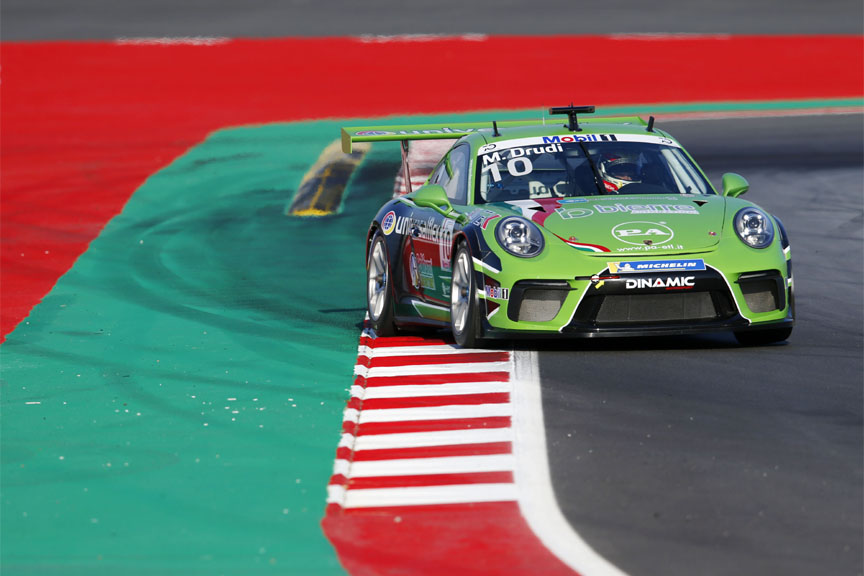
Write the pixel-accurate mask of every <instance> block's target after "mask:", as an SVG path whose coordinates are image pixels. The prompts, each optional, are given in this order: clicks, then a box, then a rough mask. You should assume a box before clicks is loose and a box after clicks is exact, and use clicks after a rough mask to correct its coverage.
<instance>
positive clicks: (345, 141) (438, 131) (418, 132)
mask: <svg viewBox="0 0 864 576" xmlns="http://www.w3.org/2000/svg"><path fill="white" fill-rule="evenodd" d="M537 124H538V122H537V121H536V120H511V121H506V122H498V126H499V127H500V128H507V127H510V128H514V127H517V126H536V125H537ZM484 128H488V129H489V130H492V122H453V123H450V124H411V125H406V126H349V127H347V128H342V152H344V153H346V154H350V153H351V145H352V144H353V143H354V142H392V141H403V142H404V141H407V140H447V139H449V140H456V139H458V138H461V137H462V136H465V135H466V134H471V133H472V132H477V131H478V130H482V129H484Z"/></svg>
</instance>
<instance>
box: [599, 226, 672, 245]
mask: <svg viewBox="0 0 864 576" xmlns="http://www.w3.org/2000/svg"><path fill="white" fill-rule="evenodd" d="M612 236H614V237H615V238H616V239H617V240H620V241H621V242H624V243H625V244H632V245H634V246H640V245H642V244H645V241H646V240H650V241H651V242H650V243H651V244H652V245H655V246H656V245H658V244H665V243H666V242H669V241H670V240H672V238H674V237H675V233H674V232H673V231H672V229H671V228H669V227H668V226H666V225H665V224H659V223H657V222H624V223H623V224H618V225H617V226H615V227H614V228H612Z"/></svg>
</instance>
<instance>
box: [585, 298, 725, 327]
mask: <svg viewBox="0 0 864 576" xmlns="http://www.w3.org/2000/svg"><path fill="white" fill-rule="evenodd" d="M713 318H717V311H716V310H715V308H714V302H713V301H712V300H711V294H710V293H709V292H688V293H684V294H639V295H621V296H619V295H615V296H606V297H605V298H604V299H603V304H601V306H600V310H599V312H598V313H597V318H596V321H597V323H600V324H604V323H605V324H613V323H628V322H664V321H670V320H710V319H713Z"/></svg>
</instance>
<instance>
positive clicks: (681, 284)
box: [624, 276, 696, 290]
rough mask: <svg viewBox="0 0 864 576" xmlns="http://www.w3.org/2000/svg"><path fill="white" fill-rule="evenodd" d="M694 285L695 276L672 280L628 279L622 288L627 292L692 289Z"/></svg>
mask: <svg viewBox="0 0 864 576" xmlns="http://www.w3.org/2000/svg"><path fill="white" fill-rule="evenodd" d="M695 285H696V277H695V276H677V277H673V278H628V279H627V280H626V281H625V284H624V287H625V288H626V289H627V290H635V289H639V288H665V289H667V290H669V289H671V288H683V289H687V288H692V287H693V286H695Z"/></svg>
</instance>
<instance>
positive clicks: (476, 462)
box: [351, 454, 516, 478]
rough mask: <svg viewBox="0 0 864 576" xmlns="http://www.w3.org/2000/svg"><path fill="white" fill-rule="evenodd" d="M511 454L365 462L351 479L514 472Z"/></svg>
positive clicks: (353, 465) (357, 464)
mask: <svg viewBox="0 0 864 576" xmlns="http://www.w3.org/2000/svg"><path fill="white" fill-rule="evenodd" d="M515 463H516V461H515V459H514V457H513V455H512V454H491V455H484V456H448V457H444V458H404V459H399V460H363V461H359V462H352V463H351V477H352V478H372V477H376V476H424V475H426V474H467V473H471V472H512V471H513V467H514V465H515Z"/></svg>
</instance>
